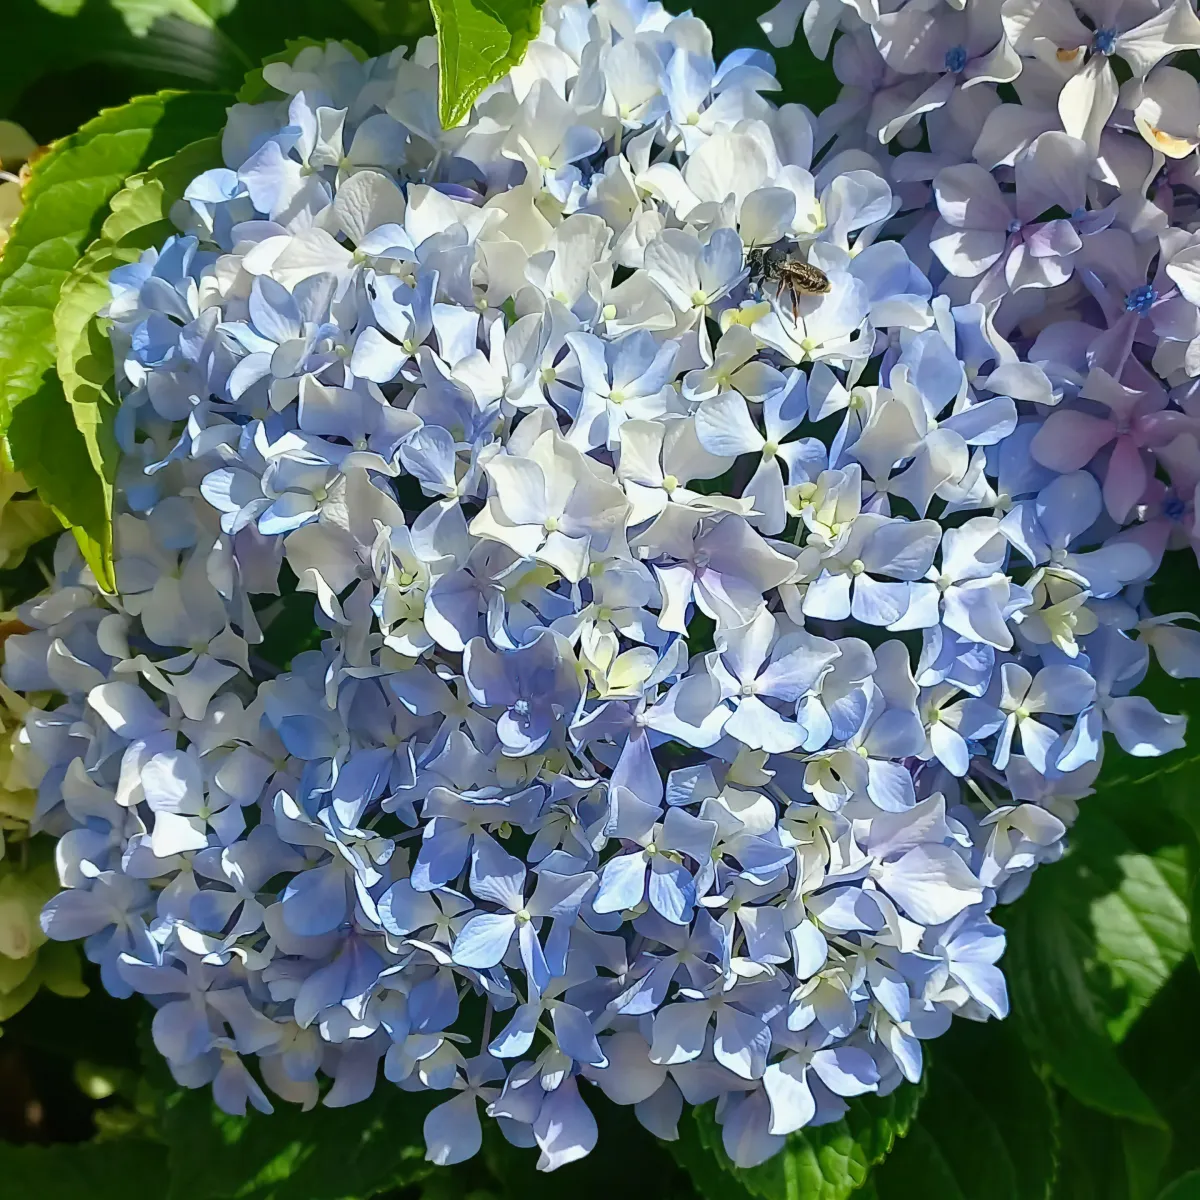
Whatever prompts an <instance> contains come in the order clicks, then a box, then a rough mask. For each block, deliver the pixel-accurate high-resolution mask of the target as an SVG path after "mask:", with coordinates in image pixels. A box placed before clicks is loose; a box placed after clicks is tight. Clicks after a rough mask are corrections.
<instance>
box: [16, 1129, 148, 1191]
mask: <svg viewBox="0 0 1200 1200" xmlns="http://www.w3.org/2000/svg"><path fill="white" fill-rule="evenodd" d="M165 1158H166V1155H165V1153H164V1150H163V1147H162V1146H160V1145H158V1144H156V1143H154V1142H151V1141H147V1140H144V1139H142V1138H130V1139H128V1140H124V1141H114V1142H91V1143H88V1142H85V1143H83V1144H82V1145H56V1146H11V1145H9V1144H8V1143H7V1142H0V1179H3V1180H4V1194H5V1195H6V1196H11V1197H13V1200H80V1197H83V1196H86V1197H87V1200H157V1198H158V1197H160V1196H161V1195H162V1191H161V1187H162V1177H163V1168H164V1166H165Z"/></svg>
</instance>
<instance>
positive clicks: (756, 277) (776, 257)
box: [746, 241, 829, 317]
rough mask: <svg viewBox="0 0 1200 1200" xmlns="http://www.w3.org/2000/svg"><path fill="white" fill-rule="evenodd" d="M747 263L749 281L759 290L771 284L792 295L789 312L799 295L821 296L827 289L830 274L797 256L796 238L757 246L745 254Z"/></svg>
mask: <svg viewBox="0 0 1200 1200" xmlns="http://www.w3.org/2000/svg"><path fill="white" fill-rule="evenodd" d="M746 261H747V263H748V265H749V267H750V284H751V286H752V287H757V288H759V289H760V290H761V289H762V288H763V287H765V286H767V285H773V286H774V287H775V289H776V291H777V292H778V293H779V295H780V296H781V297H782V295H783V293H784V292H787V293H788V294H789V295H790V296H791V298H792V316H793V317H795V316H796V305H797V304H798V303H799V298H800V297H801V296H823V295H825V293H826V292H828V291H829V276H828V275H826V274H825V272H824V271H822V270H821V269H820V268H819V267H814V266H812V265H811V264H810V263H807V262H805V261H804V259H803V258H801V257H800V247H799V246H798V245H797V243H795V242H789V241H782V242H776V243H775V244H774V245H773V246H756V247H755V248H754V249H753V250H751V251H750V252H749V254H747V255H746Z"/></svg>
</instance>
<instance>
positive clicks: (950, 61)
mask: <svg viewBox="0 0 1200 1200" xmlns="http://www.w3.org/2000/svg"><path fill="white" fill-rule="evenodd" d="M966 65H967V48H966V46H951V47H950V49H949V50H947V51H946V70H947V71H953V72H954V73H955V74H957V73H958V72H959V71H961V70H962V69H963V67H965V66H966Z"/></svg>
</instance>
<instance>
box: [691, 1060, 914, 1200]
mask: <svg viewBox="0 0 1200 1200" xmlns="http://www.w3.org/2000/svg"><path fill="white" fill-rule="evenodd" d="M924 1088H925V1084H924V1081H922V1083H921V1084H919V1085H913V1084H904V1085H902V1086H901V1087H899V1088H898V1089H897V1090H896V1091H894V1092H892V1093H891V1095H889V1096H860V1097H856V1098H854V1099H852V1100H850V1101H848V1105H849V1108H848V1109H847V1112H846V1114H845V1115H844V1116H843V1117H842V1118H841V1120H839V1121H835V1122H833V1123H832V1124H829V1125H821V1126H817V1127H810V1128H807V1129H802V1130H800V1131H799V1132H798V1133H794V1134H792V1135H791V1136H790V1137H789V1138H788V1140H787V1145H786V1146H785V1147H784V1149H783V1150H782V1151H781V1152H780V1153H779V1154H777V1155H776V1156H775V1157H774V1158H771V1159H769V1160H768V1161H767V1162H765V1163H763V1164H761V1165H760V1166H757V1167H751V1168H749V1169H743V1168H739V1167H735V1166H734V1165H733V1163H732V1162H731V1161H730V1159H729V1156H728V1155H727V1154H726V1153H725V1148H724V1146H723V1145H722V1144H721V1127H720V1126H719V1125H718V1124H717V1123H716V1120H715V1119H714V1117H713V1111H712V1107H711V1106H710V1105H705V1106H703V1107H700V1108H696V1109H693V1110H692V1111H691V1113H690V1114H688V1113H685V1114H684V1116H683V1118H682V1119H681V1120H680V1127H679V1132H680V1140H679V1141H678V1142H677V1143H668V1145H669V1147H670V1149H671V1151H672V1153H673V1154H674V1155H675V1158H676V1160H677V1161H678V1162H679V1163H680V1165H681V1166H683V1167H684V1168H685V1169H686V1170H687V1171H688V1172H689V1173H690V1174H691V1176H692V1181H693V1182H694V1183H695V1184H696V1187H697V1189H698V1190H699V1191H700V1192H701V1194H702V1195H703V1196H705V1197H706V1198H707V1200H741V1198H742V1197H756V1198H757V1200H845V1197H847V1196H849V1195H850V1193H851V1192H853V1191H854V1190H855V1188H858V1187H861V1186H862V1184H863V1183H864V1181H865V1180H866V1178H867V1175H868V1173H869V1172H870V1170H871V1168H872V1167H873V1166H876V1165H878V1164H879V1163H881V1162H883V1160H884V1159H885V1158H886V1157H887V1156H888V1154H889V1152H890V1151H891V1149H892V1146H893V1145H894V1144H895V1142H896V1139H897V1138H902V1137H903V1136H904V1135H905V1134H906V1133H908V1131H909V1128H910V1126H911V1125H912V1123H913V1118H914V1116H915V1115H916V1112H917V1107H918V1105H919V1104H920V1103H921V1096H922V1093H923V1091H924Z"/></svg>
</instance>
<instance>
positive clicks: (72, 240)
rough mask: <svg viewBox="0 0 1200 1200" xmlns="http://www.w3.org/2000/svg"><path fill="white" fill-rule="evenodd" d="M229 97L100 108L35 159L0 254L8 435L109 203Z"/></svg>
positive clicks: (164, 95) (186, 96)
mask: <svg viewBox="0 0 1200 1200" xmlns="http://www.w3.org/2000/svg"><path fill="white" fill-rule="evenodd" d="M228 100H229V98H228V97H227V96H224V95H222V94H219V93H209V92H160V93H159V94H158V95H155V96H144V97H141V98H139V99H137V100H134V101H132V102H130V103H129V104H127V105H124V106H122V107H121V108H115V109H109V110H107V111H106V112H103V113H101V114H100V115H99V116H98V117H96V118H95V119H94V120H92V121H89V122H88V123H87V124H86V125H84V126H83V128H81V129H80V130H79V131H78V132H77V133H74V134H72V135H71V136H70V137H67V138H64V139H62V140H61V141H59V142H56V143H55V144H54V145H53V146H52V147H51V149H50V152H49V153H48V154H46V155H45V156H44V157H43V158H41V159H39V160H38V162H37V163H36V164H35V165H34V167H33V171H32V174H31V178H30V181H29V184H28V186H27V187H26V189H25V209H24V211H23V212H22V213H21V216H20V217H19V218H18V219H17V221H16V223H15V224H14V225H13V228H12V236H11V237H10V239H9V241H8V244H7V245H6V247H5V251H4V256H3V258H0V433H3V432H4V431H5V429H6V428H7V427H8V424H9V422H10V421H11V420H12V415H13V413H14V411H15V410H16V408H17V406H18V405H19V404H20V403H21V402H22V401H24V400H26V399H27V398H28V397H30V396H32V395H33V394H34V393H35V392H37V391H38V389H39V387H41V386H42V382H43V376H44V375H45V374H46V372H47V371H48V370H49V368H50V367H51V366H52V365H53V363H54V327H53V316H54V307H55V305H56V304H57V303H58V296H59V292H60V290H61V288H62V285H63V283H64V282H65V280H66V278H67V275H68V274H69V273H70V271H71V269H72V268H73V267H74V266H75V263H76V262H77V260H78V259H79V256H80V254H81V253H82V251H83V249H84V247H85V246H86V245H87V244H88V242H90V241H91V240H92V238H94V237H95V236H96V234H97V233H98V232H99V228H100V223H101V221H102V220H103V217H104V213H105V211H106V209H107V206H108V202H109V200H110V199H111V198H112V196H113V195H114V194H115V193H116V192H117V190H118V189H119V188H120V187H121V185H122V184H123V183H124V181H125V180H126V179H127V178H128V177H129V176H130V175H132V174H133V173H135V172H136V171H141V170H144V169H145V168H146V167H148V166H149V165H150V164H151V163H153V162H156V161H157V160H158V159H161V158H164V157H165V156H166V155H168V154H172V153H174V151H176V150H178V149H179V148H180V147H181V146H183V145H186V144H187V143H188V142H190V141H192V140H194V139H195V138H196V137H199V136H201V135H203V134H206V133H210V132H212V131H213V130H214V129H219V128H220V127H221V125H222V124H223V122H224V119H225V115H224V114H225V106H226V105H227V103H228Z"/></svg>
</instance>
